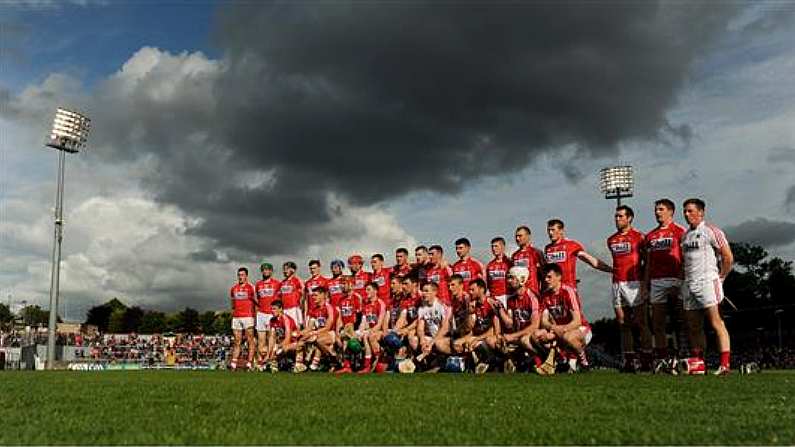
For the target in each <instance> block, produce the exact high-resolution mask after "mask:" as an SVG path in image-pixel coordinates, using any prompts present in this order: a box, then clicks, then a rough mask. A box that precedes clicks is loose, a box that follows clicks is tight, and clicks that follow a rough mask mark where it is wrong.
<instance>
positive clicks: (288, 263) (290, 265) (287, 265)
mask: <svg viewBox="0 0 795 447" xmlns="http://www.w3.org/2000/svg"><path fill="white" fill-rule="evenodd" d="M282 267H288V268H291V269H293V270H298V266H297V265H295V262H293V261H287V262H285V263H284V264H283V265H282Z"/></svg>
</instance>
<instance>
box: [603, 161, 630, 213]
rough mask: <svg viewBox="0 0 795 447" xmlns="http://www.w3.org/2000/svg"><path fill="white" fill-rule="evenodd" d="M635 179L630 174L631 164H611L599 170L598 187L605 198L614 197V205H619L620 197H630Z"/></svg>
mask: <svg viewBox="0 0 795 447" xmlns="http://www.w3.org/2000/svg"><path fill="white" fill-rule="evenodd" d="M634 188H635V180H634V177H633V175H632V166H629V165H624V166H613V167H611V168H603V169H602V170H601V171H599V189H601V190H602V193H604V195H605V199H608V200H609V199H616V206H621V199H622V198H625V197H632V193H633V192H634Z"/></svg>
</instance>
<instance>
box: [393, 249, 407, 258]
mask: <svg viewBox="0 0 795 447" xmlns="http://www.w3.org/2000/svg"><path fill="white" fill-rule="evenodd" d="M395 253H403V254H404V255H406V256H408V255H409V251H408V250H407V249H405V248H403V247H400V248H398V249H397V250H395Z"/></svg>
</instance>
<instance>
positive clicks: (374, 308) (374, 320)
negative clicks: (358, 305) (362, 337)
mask: <svg viewBox="0 0 795 447" xmlns="http://www.w3.org/2000/svg"><path fill="white" fill-rule="evenodd" d="M384 312H386V304H384V302H383V301H382V300H381V299H380V298H379V299H377V300H375V301H373V302H370V301H368V302H366V303H364V306H362V318H363V319H364V321H366V322H367V327H368V328H370V329H372V328H374V327H375V325H376V324H378V322H379V321H380V320H381V316H382V315H383V314H384Z"/></svg>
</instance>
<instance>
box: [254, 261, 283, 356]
mask: <svg viewBox="0 0 795 447" xmlns="http://www.w3.org/2000/svg"><path fill="white" fill-rule="evenodd" d="M260 271H261V272H262V279H260V280H259V281H257V283H256V284H255V285H254V290H255V291H256V293H257V327H256V329H257V348H258V350H259V368H260V370H262V369H263V368H265V360H266V357H267V356H268V342H269V340H270V337H268V331H270V326H271V318H273V310H272V309H271V303H272V302H273V300H274V299H276V294H277V293H278V292H279V280H278V279H276V278H274V277H273V265H272V264H270V263H267V262H263V263H262V265H260Z"/></svg>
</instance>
